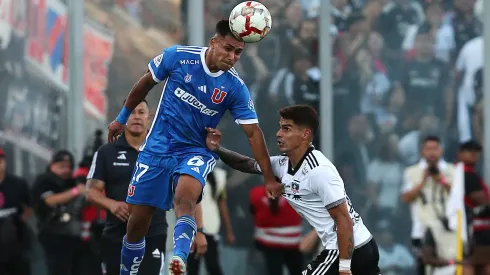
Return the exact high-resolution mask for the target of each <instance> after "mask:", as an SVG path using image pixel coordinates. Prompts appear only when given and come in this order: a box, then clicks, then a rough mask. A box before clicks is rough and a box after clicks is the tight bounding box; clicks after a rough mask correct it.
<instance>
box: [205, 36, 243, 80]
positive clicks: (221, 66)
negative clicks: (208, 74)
mask: <svg viewBox="0 0 490 275" xmlns="http://www.w3.org/2000/svg"><path fill="white" fill-rule="evenodd" d="M244 46H245V43H244V42H242V41H239V40H237V39H236V38H235V37H233V36H232V35H226V36H225V37H215V38H213V39H211V52H210V53H211V54H212V63H213V65H214V67H216V68H217V69H218V70H221V71H227V70H229V69H231V67H233V66H234V65H235V63H236V62H237V61H238V60H239V59H240V55H241V54H242V52H243V47H244Z"/></svg>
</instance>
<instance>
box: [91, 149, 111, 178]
mask: <svg viewBox="0 0 490 275" xmlns="http://www.w3.org/2000/svg"><path fill="white" fill-rule="evenodd" d="M103 152H104V151H101V150H99V151H97V152H95V154H94V158H93V159H92V165H91V166H90V170H89V171H88V175H87V179H94V180H101V181H104V182H105V181H106V176H107V171H106V170H107V169H106V167H105V158H104V153H103Z"/></svg>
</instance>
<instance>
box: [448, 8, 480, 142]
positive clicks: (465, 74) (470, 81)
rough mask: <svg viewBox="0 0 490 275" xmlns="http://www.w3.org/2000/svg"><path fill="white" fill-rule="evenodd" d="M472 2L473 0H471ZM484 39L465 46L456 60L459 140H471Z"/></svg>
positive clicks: (478, 38)
mask: <svg viewBox="0 0 490 275" xmlns="http://www.w3.org/2000/svg"><path fill="white" fill-rule="evenodd" d="M469 1H471V0H469ZM483 59H484V58H483V37H482V36H478V37H476V38H473V39H472V40H470V41H468V42H467V43H466V44H464V46H463V48H462V49H461V51H460V52H459V55H458V58H457V60H456V68H455V70H456V78H457V80H460V81H461V86H460V87H459V90H458V94H457V103H458V104H457V106H458V120H457V121H458V130H459V140H460V141H461V142H466V141H468V140H471V139H472V138H473V137H472V133H473V132H472V130H473V129H472V128H471V126H472V125H471V116H470V114H471V112H470V109H471V108H473V107H474V106H475V102H476V94H475V90H474V88H475V86H474V81H475V74H476V72H477V71H478V70H479V69H481V68H483Z"/></svg>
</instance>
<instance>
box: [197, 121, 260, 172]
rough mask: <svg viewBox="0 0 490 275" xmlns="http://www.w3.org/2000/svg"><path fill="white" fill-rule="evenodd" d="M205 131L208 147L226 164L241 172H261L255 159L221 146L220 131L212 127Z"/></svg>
mask: <svg viewBox="0 0 490 275" xmlns="http://www.w3.org/2000/svg"><path fill="white" fill-rule="evenodd" d="M206 131H207V132H208V135H207V137H206V145H207V147H208V149H209V150H211V151H213V152H215V153H216V154H218V156H219V158H220V159H221V160H222V161H223V162H224V163H225V164H226V165H228V166H230V167H231V168H233V169H235V170H238V171H240V172H243V173H248V174H262V172H260V169H259V168H258V164H257V161H256V160H255V159H253V158H250V157H247V156H244V155H242V154H239V153H237V152H234V151H231V150H228V149H226V148H224V147H221V135H222V134H221V131H219V130H217V129H212V128H207V129H206Z"/></svg>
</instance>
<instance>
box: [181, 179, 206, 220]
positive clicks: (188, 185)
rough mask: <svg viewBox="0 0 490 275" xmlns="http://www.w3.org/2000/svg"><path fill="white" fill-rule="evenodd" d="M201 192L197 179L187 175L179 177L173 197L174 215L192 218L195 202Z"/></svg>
mask: <svg viewBox="0 0 490 275" xmlns="http://www.w3.org/2000/svg"><path fill="white" fill-rule="evenodd" d="M201 192H202V185H201V183H200V182H199V181H198V180H197V179H195V178H193V177H191V176H189V175H182V176H180V178H179V182H178V183H177V187H176V189H175V195H174V209H175V214H176V215H177V216H178V217H180V216H184V215H190V216H194V212H195V209H196V204H197V200H198V199H199V196H200V195H201Z"/></svg>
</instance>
